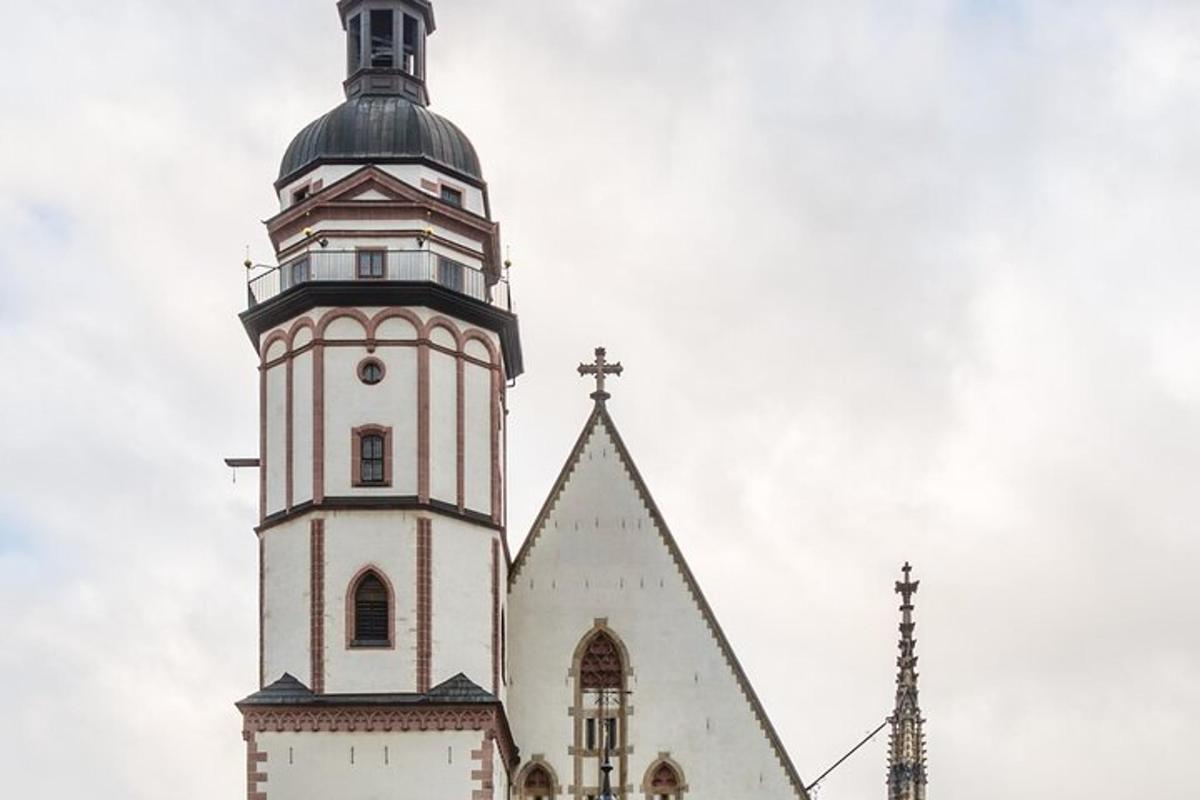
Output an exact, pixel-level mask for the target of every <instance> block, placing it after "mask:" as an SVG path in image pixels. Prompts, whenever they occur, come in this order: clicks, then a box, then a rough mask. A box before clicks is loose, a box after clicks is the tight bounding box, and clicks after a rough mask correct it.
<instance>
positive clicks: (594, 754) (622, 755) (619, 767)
mask: <svg viewBox="0 0 1200 800" xmlns="http://www.w3.org/2000/svg"><path fill="white" fill-rule="evenodd" d="M627 672H628V665H627V656H626V652H625V648H624V646H623V645H621V643H620V642H619V641H618V640H617V638H616V635H615V634H613V633H612V631H610V630H609V629H608V627H607V626H605V625H604V624H603V623H602V622H601V621H597V625H596V627H595V628H593V629H592V630H591V631H590V632H589V633H588V635H587V636H586V637H585V638H584V640H583V641H582V642H580V644H579V646H578V647H577V648H576V650H575V661H574V674H575V711H574V714H573V716H574V718H575V726H576V727H575V741H576V742H578V743H579V744H580V745H581V747H580V755H581V756H582V758H581V759H576V769H575V776H574V778H575V784H576V785H577V786H582V787H583V793H584V795H585V796H587V795H593V794H595V795H599V789H600V786H599V784H598V783H596V784H593V782H594V781H598V776H599V771H600V765H601V763H602V762H603V761H604V759H605V758H606V757H607V758H609V759H610V761H611V763H612V765H613V767H614V770H615V772H614V773H613V775H612V780H613V783H614V784H615V785H617V786H624V785H625V784H626V775H627V768H628V760H629V751H628V750H627V748H626V746H625V743H626V741H628V738H629V734H628V728H627V726H628V724H629V720H628V716H627V712H626V701H627V697H626V692H625V678H626V674H627Z"/></svg>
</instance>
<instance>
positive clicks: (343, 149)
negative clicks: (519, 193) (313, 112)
mask: <svg viewBox="0 0 1200 800" xmlns="http://www.w3.org/2000/svg"><path fill="white" fill-rule="evenodd" d="M406 160H419V161H428V162H430V163H431V164H432V165H434V166H437V167H441V168H443V169H447V170H449V171H450V172H453V173H457V174H458V175H459V176H461V177H463V178H466V179H468V180H469V181H471V182H472V183H482V181H483V172H482V170H481V169H480V166H479V156H478V155H477V154H476V153H475V147H474V146H473V145H472V144H471V141H470V140H469V139H468V138H467V136H466V134H464V133H463V132H462V131H461V130H459V129H458V127H457V126H456V125H455V124H454V123H452V122H450V121H449V120H448V119H446V118H445V117H441V116H439V115H437V114H435V113H433V112H432V111H430V110H429V109H427V108H425V107H424V106H422V105H419V104H417V103H414V102H412V101H410V100H407V99H406V98H404V97H402V96H400V95H386V94H380V95H363V96H361V97H356V98H353V99H351V100H347V101H346V102H344V103H342V104H341V105H340V106H338V107H337V108H335V109H333V110H332V111H330V112H328V113H326V114H324V115H323V116H321V117H319V118H317V119H316V120H313V121H312V122H310V123H309V124H308V125H306V126H305V127H304V129H303V130H301V131H300V132H299V133H298V134H296V137H295V138H294V139H292V143H291V144H290V145H288V149H287V152H286V153H284V156H283V162H282V163H281V164H280V166H279V180H278V181H277V182H276V186H281V185H283V184H284V183H286V182H287V181H289V180H290V179H292V178H293V177H295V176H296V175H297V174H299V173H300V172H302V171H304V170H306V169H308V168H310V167H313V166H316V165H317V164H322V163H330V162H334V163H336V162H342V163H347V162H349V163H386V162H388V161H392V162H396V161H406Z"/></svg>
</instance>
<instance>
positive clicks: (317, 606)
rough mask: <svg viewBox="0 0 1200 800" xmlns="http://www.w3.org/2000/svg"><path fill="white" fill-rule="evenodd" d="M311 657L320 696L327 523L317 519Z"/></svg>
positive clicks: (312, 553)
mask: <svg viewBox="0 0 1200 800" xmlns="http://www.w3.org/2000/svg"><path fill="white" fill-rule="evenodd" d="M309 540H310V544H309V555H310V568H309V577H310V585H309V596H310V598H311V610H310V617H309V642H308V647H309V657H310V662H311V663H310V666H311V675H312V681H311V683H310V684H309V685H310V686H311V687H312V690H313V691H314V692H316V693H317V694H323V693H324V692H325V520H323V519H314V520H313V521H312V523H311V527H310V531H309Z"/></svg>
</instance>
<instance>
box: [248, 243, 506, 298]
mask: <svg viewBox="0 0 1200 800" xmlns="http://www.w3.org/2000/svg"><path fill="white" fill-rule="evenodd" d="M313 283H339V284H361V285H362V287H363V288H366V287H367V286H369V285H370V284H372V283H378V284H389V285H397V284H435V285H437V286H441V287H444V288H446V289H449V290H451V291H453V292H457V293H458V294H460V295H463V296H465V297H469V298H471V299H473V300H477V301H479V302H481V303H486V304H487V305H490V306H493V307H495V308H499V309H503V310H505V311H509V312H511V311H512V300H511V297H510V295H509V291H508V281H507V280H506V279H504V278H499V279H496V278H494V277H493V276H491V275H489V274H488V273H486V272H484V271H483V270H481V269H476V268H474V267H471V266H468V265H466V264H463V263H461V262H459V261H455V260H453V259H452V258H449V257H447V256H443V255H440V254H438V253H434V252H431V251H429V250H383V249H379V250H366V249H360V250H314V251H311V252H308V253H306V254H305V255H303V256H300V257H298V258H294V259H292V260H291V261H289V262H287V263H286V264H281V265H279V266H278V267H274V268H272V269H270V270H268V271H267V272H263V273H259V274H258V275H253V276H251V277H250V279H249V281H248V283H247V285H246V290H247V291H246V299H247V303H248V308H249V309H254V308H256V307H257V306H259V305H261V304H262V303H265V302H267V301H268V300H271V299H273V298H275V297H278V296H279V295H281V294H283V293H285V292H287V291H288V290H289V289H292V288H295V287H297V286H302V285H307V284H313Z"/></svg>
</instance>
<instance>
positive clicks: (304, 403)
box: [292, 350, 313, 505]
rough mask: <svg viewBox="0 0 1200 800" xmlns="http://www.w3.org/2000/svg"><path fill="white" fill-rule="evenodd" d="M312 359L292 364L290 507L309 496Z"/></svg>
mask: <svg viewBox="0 0 1200 800" xmlns="http://www.w3.org/2000/svg"><path fill="white" fill-rule="evenodd" d="M312 489H313V355H312V351H311V350H309V351H308V352H306V353H301V354H300V355H298V356H296V357H295V359H293V361H292V504H293V505H298V504H300V503H303V502H306V501H308V500H311V499H312V496H313V491H312Z"/></svg>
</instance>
